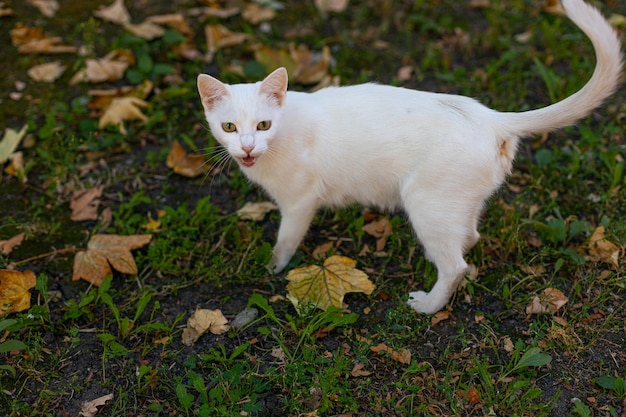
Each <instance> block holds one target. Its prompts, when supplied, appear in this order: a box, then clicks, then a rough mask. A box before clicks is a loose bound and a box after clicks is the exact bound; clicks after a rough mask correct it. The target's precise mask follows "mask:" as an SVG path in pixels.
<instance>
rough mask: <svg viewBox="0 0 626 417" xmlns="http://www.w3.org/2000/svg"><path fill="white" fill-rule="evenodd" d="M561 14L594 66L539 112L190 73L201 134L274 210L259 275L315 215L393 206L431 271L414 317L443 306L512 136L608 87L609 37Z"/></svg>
mask: <svg viewBox="0 0 626 417" xmlns="http://www.w3.org/2000/svg"><path fill="white" fill-rule="evenodd" d="M563 6H564V7H565V10H566V11H567V16H568V17H569V18H570V19H571V20H572V21H573V22H574V23H575V24H576V25H577V26H578V27H579V28H580V29H582V31H583V32H585V34H586V35H587V36H588V37H589V38H590V39H591V42H592V43H593V46H594V48H595V51H596V56H597V65H596V68H595V71H594V73H593V76H592V77H591V79H590V80H589V82H588V83H587V84H586V85H585V86H584V87H583V88H582V89H581V90H580V91H578V92H577V93H575V94H574V95H572V96H570V97H568V98H567V99H565V100H563V101H561V102H558V103H556V104H552V105H550V106H548V107H545V108H543V109H539V110H532V111H527V112H523V113H500V112H497V111H494V110H491V109H489V108H487V107H485V106H483V105H481V104H479V103H478V102H476V101H475V100H473V99H471V98H467V97H462V96H455V95H447V94H436V93H428V92H421V91H415V90H409V89H404V88H398V87H391V86H383V85H376V84H363V85H356V86H349V87H330V88H326V89H323V90H321V91H318V92H315V93H310V94H309V93H300V92H293V91H289V92H287V71H286V70H285V69H284V68H279V69H277V70H275V71H274V72H272V73H271V74H270V75H268V76H267V77H266V78H265V79H264V80H263V81H262V82H257V83H254V84H237V85H227V84H224V83H222V82H220V81H218V80H217V79H215V78H213V77H211V76H209V75H205V74H202V75H200V76H198V90H199V92H200V97H201V99H202V105H203V106H204V110H205V115H206V119H207V121H208V123H209V126H210V129H211V131H212V133H213V135H214V136H215V138H216V139H217V140H218V141H219V142H220V143H221V144H222V145H223V146H224V147H225V148H226V149H227V150H228V153H229V154H230V156H231V157H232V158H234V159H235V160H236V161H237V163H238V164H239V166H240V168H241V170H242V172H243V173H244V174H245V175H246V176H247V177H248V178H249V179H250V180H252V181H254V182H256V183H258V184H260V185H261V186H262V187H263V188H264V189H265V190H266V191H267V193H269V195H270V196H271V197H272V198H273V199H274V200H275V201H276V203H277V204H278V206H279V208H280V212H281V215H282V219H281V222H280V228H279V231H278V238H277V242H276V245H275V246H274V253H273V259H272V262H271V264H270V267H271V268H273V269H274V271H275V272H279V271H281V270H282V269H283V268H284V267H285V266H286V265H287V263H288V262H289V260H290V259H291V257H292V255H293V254H294V252H295V251H296V249H297V247H298V245H299V244H300V242H301V241H302V239H303V237H304V235H305V233H306V231H307V229H308V227H309V224H310V223H311V220H312V219H313V216H314V215H315V213H316V211H317V210H318V209H319V208H320V207H323V206H325V207H341V206H345V205H347V204H351V203H360V204H363V205H366V206H376V207H379V208H382V209H390V210H391V209H404V210H405V212H406V213H407V214H408V216H409V219H410V220H411V223H412V225H413V228H414V229H415V233H416V234H417V237H418V238H419V240H420V241H421V243H422V245H423V247H424V252H425V255H426V257H427V258H428V259H429V260H430V261H432V262H433V263H434V264H435V266H436V267H437V271H438V278H437V282H436V284H435V285H434V287H433V288H432V290H431V291H430V292H429V293H426V292H423V291H417V292H412V293H410V294H409V298H410V299H409V304H410V305H411V306H412V307H413V308H414V309H415V310H416V311H418V312H423V313H434V312H436V311H438V310H440V309H441V308H443V307H444V306H445V305H446V303H447V302H448V300H449V298H450V296H451V295H452V294H453V293H454V292H455V291H456V288H457V286H458V284H459V282H460V281H461V280H462V279H463V276H464V274H465V271H466V268H467V264H466V263H465V261H464V259H463V254H464V252H465V251H467V250H468V249H469V248H471V247H472V246H474V244H475V243H476V242H477V241H478V238H479V234H478V231H477V230H476V226H477V223H478V220H479V216H480V214H481V211H482V209H483V205H484V203H485V200H487V199H488V198H489V196H490V195H491V194H492V193H493V192H494V191H495V190H496V189H497V188H498V187H499V186H500V185H501V184H502V182H503V181H504V179H505V177H506V175H507V174H509V173H510V171H511V165H512V161H513V158H514V156H515V153H516V149H517V144H518V141H519V139H520V138H521V137H524V136H528V135H531V134H535V133H541V132H546V131H550V130H554V129H557V128H560V127H563V126H566V125H571V124H573V123H574V122H576V121H577V120H578V119H580V118H582V117H584V116H586V115H588V114H589V113H590V112H591V111H592V110H593V109H594V108H595V107H597V106H599V105H600V104H601V103H602V101H603V100H604V99H606V98H607V97H608V96H609V95H611V94H612V93H613V92H614V91H615V90H616V89H617V87H618V84H619V82H620V76H621V70H622V58H621V52H620V41H619V38H618V36H617V34H616V33H615V31H614V30H613V29H612V28H611V26H610V25H609V23H607V22H606V20H605V19H604V18H603V17H602V15H601V14H600V12H599V11H598V10H597V9H595V8H594V7H592V6H590V5H588V4H586V3H584V2H583V1H582V0H563Z"/></svg>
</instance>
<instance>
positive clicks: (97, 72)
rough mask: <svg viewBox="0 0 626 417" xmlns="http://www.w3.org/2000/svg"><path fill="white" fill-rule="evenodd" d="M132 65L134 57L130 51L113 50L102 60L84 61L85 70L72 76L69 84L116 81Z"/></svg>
mask: <svg viewBox="0 0 626 417" xmlns="http://www.w3.org/2000/svg"><path fill="white" fill-rule="evenodd" d="M134 63H135V55H134V54H133V52H132V51H130V50H128V49H114V50H113V51H111V52H109V53H108V54H106V55H105V56H104V57H102V58H96V59H88V60H86V61H85V68H83V69H81V70H79V71H78V72H77V73H76V74H74V76H73V77H72V79H71V80H70V84H72V85H74V84H78V83H80V82H92V83H100V82H105V81H117V80H120V79H121V78H122V77H123V76H124V72H125V71H126V69H127V68H128V66H129V65H132V64H134Z"/></svg>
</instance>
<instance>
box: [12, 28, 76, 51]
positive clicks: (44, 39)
mask: <svg viewBox="0 0 626 417" xmlns="http://www.w3.org/2000/svg"><path fill="white" fill-rule="evenodd" d="M10 34H11V42H12V43H13V45H14V46H17V47H18V48H17V51H18V52H19V53H21V54H35V53H50V54H56V53H76V52H77V51H78V48H76V47H75V46H69V45H59V43H61V42H62V39H61V38H60V37H58V36H55V37H52V38H50V37H48V36H46V35H44V34H43V31H42V30H41V28H39V27H30V26H26V25H23V24H21V23H18V24H16V25H15V27H13V29H11V32H10Z"/></svg>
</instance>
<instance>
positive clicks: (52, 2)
mask: <svg viewBox="0 0 626 417" xmlns="http://www.w3.org/2000/svg"><path fill="white" fill-rule="evenodd" d="M28 4H30V5H33V6H35V7H36V8H38V9H39V11H40V12H41V14H42V15H44V16H46V17H52V16H54V15H55V14H56V12H57V11H58V10H59V3H58V2H57V0H28Z"/></svg>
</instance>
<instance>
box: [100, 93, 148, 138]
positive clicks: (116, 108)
mask: <svg viewBox="0 0 626 417" xmlns="http://www.w3.org/2000/svg"><path fill="white" fill-rule="evenodd" d="M147 106H148V102H146V101H143V100H141V99H139V98H137V97H121V98H114V99H113V100H111V104H110V105H109V107H108V108H107V109H106V110H105V111H104V113H103V114H102V116H101V117H100V121H99V122H98V127H99V128H100V129H103V128H105V127H106V126H109V125H114V126H119V128H120V132H122V133H126V128H125V127H124V121H125V120H141V121H142V122H145V121H146V120H148V117H147V116H146V115H145V114H143V113H142V112H141V110H140V109H139V108H140V107H147Z"/></svg>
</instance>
